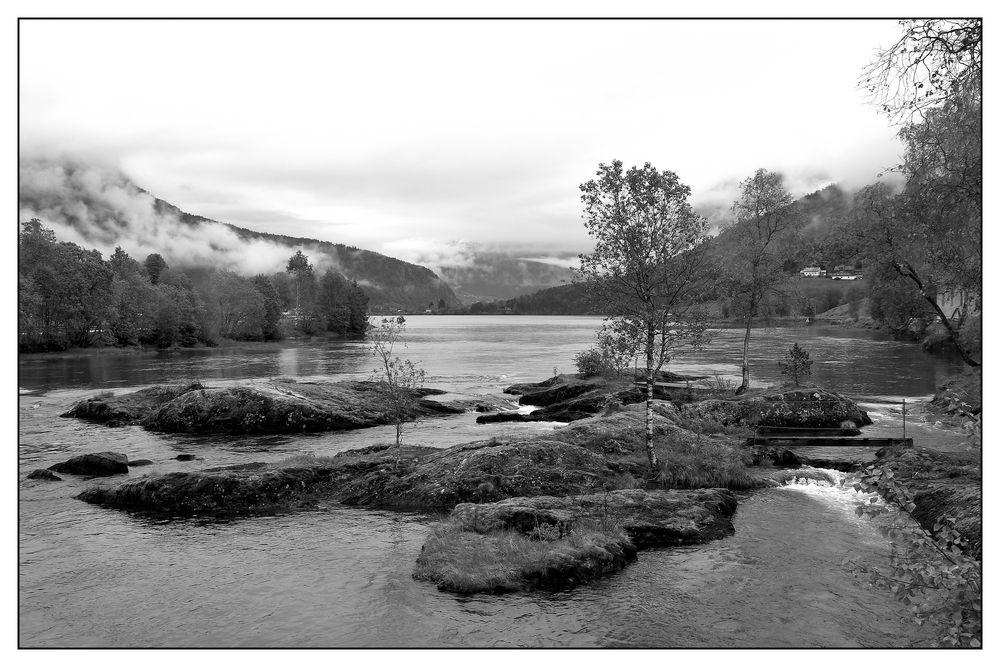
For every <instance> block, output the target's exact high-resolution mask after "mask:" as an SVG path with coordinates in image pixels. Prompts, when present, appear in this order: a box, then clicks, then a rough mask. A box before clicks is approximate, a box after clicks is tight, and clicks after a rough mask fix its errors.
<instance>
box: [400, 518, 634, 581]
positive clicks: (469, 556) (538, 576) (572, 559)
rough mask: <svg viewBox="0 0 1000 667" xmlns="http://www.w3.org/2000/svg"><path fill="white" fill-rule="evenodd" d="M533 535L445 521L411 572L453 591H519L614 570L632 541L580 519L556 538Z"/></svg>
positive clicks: (610, 528) (542, 533)
mask: <svg viewBox="0 0 1000 667" xmlns="http://www.w3.org/2000/svg"><path fill="white" fill-rule="evenodd" d="M533 534H534V535H535V537H534V538H533V537H532V536H529V535H524V534H522V533H518V532H516V531H513V530H501V531H493V532H490V533H486V534H480V533H477V532H473V531H470V530H467V529H466V526H465V525H463V523H462V522H460V521H454V520H447V521H444V522H442V523H440V524H437V525H436V526H434V528H433V529H432V532H431V535H430V537H429V538H428V539H427V542H426V543H425V544H424V547H423V549H422V550H421V552H420V556H419V557H418V558H417V566H416V569H415V570H414V573H413V576H414V578H416V579H420V580H423V581H431V582H434V583H436V584H437V585H438V588H440V589H441V590H448V591H452V592H456V593H477V592H504V591H514V590H521V589H524V588H529V587H531V586H532V585H533V584H538V585H542V586H545V585H546V584H547V583H556V582H558V581H561V580H562V577H563V576H564V575H569V576H572V575H574V574H575V575H576V576H580V575H581V574H582V573H583V572H584V571H589V572H591V573H593V572H595V571H597V570H609V569H618V568H619V567H620V566H621V565H624V560H625V557H624V556H623V555H622V553H623V547H624V546H625V545H630V544H631V543H630V542H629V538H628V536H627V535H626V534H625V532H624V531H623V530H622V529H621V528H620V527H618V526H608V527H607V528H603V529H602V528H600V527H599V526H596V525H587V524H583V523H581V524H580V525H577V526H576V527H575V528H574V530H573V531H572V532H571V533H570V534H568V535H564V536H563V537H561V538H559V537H556V535H555V534H553V533H551V532H549V531H545V530H538V531H534V533H533ZM553 537H554V538H555V539H551V538H553ZM546 538H550V539H546ZM619 561H620V562H619ZM616 563H617V565H616ZM594 566H596V568H595V567H594Z"/></svg>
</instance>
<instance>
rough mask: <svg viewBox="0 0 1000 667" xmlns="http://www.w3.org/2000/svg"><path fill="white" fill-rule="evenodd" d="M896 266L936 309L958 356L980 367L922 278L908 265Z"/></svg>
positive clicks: (973, 365)
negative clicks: (928, 291) (926, 287)
mask: <svg viewBox="0 0 1000 667" xmlns="http://www.w3.org/2000/svg"><path fill="white" fill-rule="evenodd" d="M895 266H896V271H897V272H898V273H899V274H900V275H902V276H904V277H906V278H909V279H910V280H912V281H913V283H914V284H915V285H916V286H917V289H919V290H920V296H922V297H924V299H925V300H926V301H927V303H929V304H930V305H931V308H933V309H934V312H935V313H937V314H938V317H939V318H940V319H941V324H943V325H944V328H945V329H947V330H948V335H949V336H951V342H953V343H954V344H955V348H956V349H957V350H958V354H959V355H960V356H961V357H962V361H964V362H965V363H966V364H968V365H969V366H972V367H976V366H979V365H980V363H979V362H978V361H976V360H975V359H973V358H972V357H971V356H970V355H969V353H968V351H967V350H966V349H965V348H964V347H963V346H962V343H961V342H960V341H959V339H958V332H957V331H955V328H954V327H953V326H951V320H950V319H948V317H947V316H945V314H944V311H942V310H941V307H940V306H938V303H937V298H936V297H934V296H931V295H930V294H928V293H927V290H926V289H924V281H922V280H921V279H920V276H918V275H917V272H916V271H915V270H914V269H913V267H912V266H910V265H909V264H908V263H907V264H899V263H897V264H896V265H895Z"/></svg>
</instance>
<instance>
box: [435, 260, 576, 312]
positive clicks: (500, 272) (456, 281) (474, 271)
mask: <svg viewBox="0 0 1000 667" xmlns="http://www.w3.org/2000/svg"><path fill="white" fill-rule="evenodd" d="M439 273H440V275H441V277H442V278H444V280H445V281H447V282H448V284H449V285H451V287H452V289H454V290H455V292H456V294H458V297H459V298H460V299H461V300H462V301H463V302H465V303H472V302H474V301H492V300H495V299H511V298H513V297H517V296H521V295H524V294H531V293H533V292H537V291H539V290H542V289H546V288H549V287H557V286H559V285H565V284H566V283H569V282H571V281H572V280H573V271H572V270H570V269H568V268H565V267H562V266H555V265H553V264H548V263H546V262H539V261H535V260H530V259H524V258H520V257H511V256H510V255H506V254H504V253H500V252H476V253H473V254H471V256H470V257H469V261H468V263H466V264H461V265H450V266H449V265H445V266H441V267H440V268H439Z"/></svg>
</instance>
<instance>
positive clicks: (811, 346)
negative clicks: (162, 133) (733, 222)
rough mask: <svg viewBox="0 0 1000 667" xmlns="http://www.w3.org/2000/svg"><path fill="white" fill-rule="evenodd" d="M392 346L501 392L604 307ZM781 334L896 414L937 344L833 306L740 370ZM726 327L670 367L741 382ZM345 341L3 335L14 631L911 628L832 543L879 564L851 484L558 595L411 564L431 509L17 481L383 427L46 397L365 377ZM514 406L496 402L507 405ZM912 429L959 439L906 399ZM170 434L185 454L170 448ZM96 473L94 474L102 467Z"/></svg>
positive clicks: (405, 634) (468, 325) (313, 448)
mask: <svg viewBox="0 0 1000 667" xmlns="http://www.w3.org/2000/svg"><path fill="white" fill-rule="evenodd" d="M407 323H408V326H407V336H406V338H407V341H408V347H407V348H406V349H405V350H403V351H402V354H403V355H404V356H407V357H409V358H411V359H413V360H414V361H420V362H422V364H423V367H424V368H425V369H426V370H427V380H426V381H427V384H428V385H430V386H434V387H440V388H442V389H445V390H447V391H449V392H452V393H453V394H460V395H465V396H469V395H473V396H475V395H491V396H497V395H500V394H501V391H502V389H503V387H505V386H507V385H509V384H512V383H514V382H524V381H535V380H541V379H544V378H546V377H549V376H550V375H551V374H552V371H553V368H558V370H559V371H560V372H567V373H568V372H573V371H574V370H575V368H574V366H573V356H574V355H575V354H576V353H577V352H579V351H581V350H584V349H586V348H588V347H590V346H591V345H592V344H593V340H594V332H595V331H596V329H597V327H599V326H600V323H601V320H600V318H591V317H448V316H413V317H409V318H407ZM793 342H798V343H800V344H801V345H802V346H803V347H805V348H806V349H807V350H808V351H809V352H810V355H811V357H812V359H813V360H814V364H813V379H814V381H815V382H817V383H818V384H820V385H822V386H825V387H828V388H830V389H834V390H837V391H841V392H843V393H846V394H849V395H851V396H856V397H859V400H860V402H861V403H862V404H863V406H864V407H865V409H867V410H868V411H869V413H870V414H871V415H872V418H873V419H874V420H875V421H876V424H875V425H874V426H873V427H869V428H868V429H866V433H871V434H876V433H879V432H883V433H886V434H898V433H899V432H900V428H901V419H900V418H901V403H900V401H901V400H902V399H904V398H905V399H907V400H908V401H909V402H911V403H914V402H916V401H918V400H920V399H924V398H927V397H929V395H930V394H931V393H933V391H934V389H935V387H936V385H937V384H939V383H940V382H941V380H942V379H944V378H945V377H946V376H947V375H949V374H952V373H954V372H957V371H959V370H961V363H960V362H959V361H958V360H956V359H949V358H942V357H938V356H932V355H928V354H926V353H924V352H922V351H921V350H920V348H919V346H917V345H915V344H913V343H907V342H899V341H894V340H892V339H889V338H887V337H882V336H879V335H878V334H875V333H871V332H858V331H851V330H847V329H843V328H839V327H808V328H781V329H774V330H759V331H755V332H754V338H753V339H752V350H751V351H752V357H753V358H752V361H751V364H752V372H753V374H754V378H755V381H756V382H757V383H759V384H771V383H777V382H780V381H781V376H780V373H779V371H778V367H777V358H778V357H780V356H781V355H783V354H784V352H785V351H786V350H787V349H788V348H789V347H790V346H791V344H792V343H793ZM739 349H740V332H738V331H735V330H724V331H721V332H719V334H718V335H717V336H716V337H715V339H714V340H713V342H712V343H711V345H709V346H708V347H707V348H706V349H705V350H703V351H700V352H697V353H693V354H690V355H687V356H684V357H680V358H678V359H677V360H675V361H674V362H672V363H671V364H670V366H669V368H670V370H673V371H676V372H687V373H692V374H700V375H701V374H707V375H713V374H719V375H720V376H721V377H726V378H730V379H733V380H736V379H737V378H738V373H739V366H738V364H739ZM373 361H374V360H373V359H372V358H371V357H370V356H368V354H367V353H366V350H365V347H364V344H363V343H361V342H353V341H329V342H321V343H316V344H307V343H276V344H267V345H247V346H236V347H226V348H216V349H206V350H185V351H172V352H162V353H158V352H146V353H134V354H106V353H95V354H73V355H65V356H59V357H54V356H22V357H21V358H20V360H19V363H18V372H19V373H18V374H19V377H18V384H19V386H20V387H21V388H22V390H26V391H27V392H29V393H24V394H22V395H21V396H20V398H19V435H20V438H19V480H20V482H19V537H20V540H19V575H20V577H19V585H20V589H19V595H20V599H19V608H20V630H19V641H20V644H21V646H24V647H71V646H108V647H111V646H114V647H118V646H122V647H139V646H256V647H259V646H672V647H674V646H691V647H695V646H713V647H722V646H909V645H915V644H918V643H919V641H920V639H919V638H920V637H921V636H922V633H921V631H920V628H918V627H917V626H916V625H915V624H913V623H912V622H911V621H910V620H909V618H908V616H907V614H906V612H905V610H904V609H902V608H901V607H900V606H899V605H897V604H896V603H894V602H892V601H891V600H889V599H888V598H886V596H885V595H884V594H883V593H881V592H879V591H875V590H871V589H869V588H868V587H867V585H866V584H864V582H862V581H859V580H856V579H855V578H854V577H853V576H852V575H851V574H850V572H849V571H848V570H847V569H846V568H844V567H843V566H842V565H841V563H842V561H843V560H844V558H845V556H854V557H857V558H859V559H862V560H865V562H868V563H878V562H884V561H885V560H886V559H887V555H888V552H889V545H888V544H887V543H886V542H885V541H884V540H883V539H882V538H881V537H880V536H879V534H878V531H877V530H876V529H875V528H874V527H873V526H872V525H870V523H868V522H867V521H866V520H861V519H858V518H856V517H855V516H854V514H853V507H854V505H855V504H856V503H857V502H858V500H859V497H858V496H857V495H856V494H854V492H853V491H849V490H843V489H838V488H833V487H824V486H816V485H791V486H787V487H782V488H779V489H768V490H763V491H758V492H754V493H753V494H747V495H745V496H744V497H742V498H741V500H740V508H739V510H738V512H737V515H736V518H735V525H736V534H735V535H733V536H732V537H729V538H726V539H723V540H719V541H716V542H713V543H710V544H706V545H700V546H696V547H685V548H680V549H664V550H654V551H645V552H640V554H639V560H638V562H636V563H634V564H632V565H631V566H629V567H628V568H626V569H625V570H624V571H623V572H621V573H619V574H617V575H614V576H611V577H608V578H606V579H603V580H601V581H598V582H596V583H595V584H592V585H588V586H583V587H580V588H578V589H575V590H572V591H567V592H561V593H531V594H518V595H504V596H485V595H473V596H456V595H452V594H448V593H442V592H439V591H438V590H437V589H436V588H435V587H434V586H433V585H431V584H426V583H423V582H417V581H414V580H413V579H412V578H411V576H410V573H411V572H412V568H413V564H414V561H415V559H416V557H417V554H418V553H419V551H420V546H421V544H422V543H423V540H424V538H425V536H426V535H427V532H428V530H429V523H430V522H431V521H433V520H434V517H427V516H422V515H411V514H403V513H397V512H385V511H377V510H365V509H357V508H345V507H337V506H333V507H329V508H324V509H321V510H317V511H314V512H304V513H298V514H292V515H284V516H277V517H258V518H252V519H245V520H239V521H232V522H205V521H190V520H188V521H151V520H148V519H143V518H138V517H134V516H131V515H129V514H125V513H122V512H118V511H114V510H106V509H102V508H99V507H95V506H92V505H87V504H85V503H83V502H81V501H78V500H75V499H74V498H73V496H75V495H76V494H78V493H79V492H80V491H81V490H83V489H84V488H86V487H87V486H88V485H90V484H94V483H95V482H93V481H84V480H82V479H80V478H77V477H73V476H67V477H66V481H64V482H57V483H45V482H36V481H33V480H27V479H26V475H27V473H28V472H30V471H31V470H33V469H35V468H40V467H48V466H50V465H53V464H54V463H57V462H59V461H62V460H65V459H66V458H69V457H70V456H73V455H77V454H82V453H86V452H93V451H117V452H122V453H125V454H127V455H128V456H129V458H132V459H137V458H148V459H152V460H153V461H154V462H155V464H154V465H153V466H149V467H147V468H139V469H136V470H135V471H134V472H133V473H131V474H132V475H142V474H147V473H162V472H167V471H172V470H192V469H199V468H203V467H211V466H216V465H227V464H232V463H244V462H248V461H275V460H280V459H283V458H286V457H288V456H292V455H295V454H301V453H314V454H317V455H325V454H332V453H335V452H338V451H343V450H345V449H351V448H355V447H358V446H363V445H367V444H372V443H376V442H388V441H391V439H392V432H391V431H392V429H391V427H390V428H373V429H364V430H361V431H355V432H350V433H336V434H315V435H304V436H258V437H249V438H248V437H238V438H237V437H218V436H211V437H194V436H181V435H164V434H153V433H148V432H146V431H143V430H142V429H141V428H139V427H125V428H116V429H108V428H106V427H103V426H97V425H91V424H86V423H83V422H79V421H76V420H70V419H60V418H59V417H58V415H59V414H60V413H61V412H63V411H65V410H66V409H68V407H69V406H70V405H72V404H73V403H74V402H75V401H76V400H79V399H80V398H83V397H85V396H88V395H91V394H93V393H94V392H95V391H98V390H108V389H111V390H121V391H126V390H133V389H136V388H140V387H143V386H147V385H150V384H157V383H163V382H177V381H183V380H200V381H202V382H205V383H211V384H220V383H225V382H230V381H235V380H246V379H266V378H269V377H279V376H295V377H300V378H308V379H335V380H336V379H347V378H365V377H367V376H368V375H369V374H370V372H371V369H372V368H373V367H374V363H373ZM512 407H513V406H512ZM908 415H909V416H908V424H907V434H908V435H910V436H911V437H914V438H915V439H916V440H917V443H918V444H930V443H932V442H933V444H934V445H935V446H937V447H939V448H942V449H949V448H950V449H956V450H957V449H961V448H962V447H963V446H964V444H963V439H962V438H961V436H960V435H959V434H956V433H954V432H953V431H950V430H948V429H944V428H940V427H939V426H935V425H934V424H933V423H929V422H925V420H924V419H923V415H922V413H921V411H920V409H919V408H918V407H917V406H915V405H914V406H911V407H910V408H909V410H908ZM558 426H559V425H557V424H494V425H477V424H475V415H474V414H466V415H459V416H455V417H450V418H447V419H441V420H433V421H428V422H422V423H419V424H416V425H412V426H410V427H408V428H407V429H406V431H405V432H404V439H405V440H407V441H408V442H411V443H414V444H425V445H431V446H439V447H447V446H450V445H454V444H457V443H460V442H468V441H472V440H479V439H484V438H489V437H491V436H493V435H498V434H510V433H537V432H541V431H544V430H545V429H553V428H558ZM178 453H193V454H196V455H197V456H198V457H199V460H196V461H192V462H179V461H176V460H174V457H175V456H176V455H177V454H178ZM104 483H106V482H104Z"/></svg>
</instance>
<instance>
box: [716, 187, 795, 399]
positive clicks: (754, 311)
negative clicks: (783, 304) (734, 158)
mask: <svg viewBox="0 0 1000 667" xmlns="http://www.w3.org/2000/svg"><path fill="white" fill-rule="evenodd" d="M792 203H793V200H792V196H791V195H790V194H789V193H788V190H786V189H785V186H784V184H783V183H782V178H781V174H777V173H775V172H773V171H767V170H766V169H758V170H757V171H756V172H755V173H754V175H753V176H751V177H749V178H748V179H746V180H745V181H743V182H742V183H740V196H739V198H738V199H737V200H736V201H735V202H733V213H734V215H735V218H736V225H735V226H734V227H733V233H734V234H735V235H736V237H737V239H736V243H735V244H734V248H735V251H734V254H733V256H732V257H729V258H727V260H726V266H725V267H724V272H725V273H726V274H728V276H729V277H728V280H727V281H726V284H727V285H728V287H729V291H730V293H731V294H732V295H733V303H734V305H735V306H736V308H737V311H738V312H739V313H740V315H741V316H742V318H743V320H744V322H745V332H744V335H743V355H742V364H741V366H742V375H743V381H742V383H741V384H740V386H739V388H738V389H737V390H736V393H737V394H742V393H744V392H746V391H747V389H749V388H750V332H751V330H752V329H753V320H754V318H755V317H757V316H759V315H760V314H761V306H762V305H763V304H764V302H765V299H766V298H767V297H768V296H770V295H772V294H774V293H776V292H777V290H778V287H779V286H780V285H781V283H782V282H783V281H784V280H785V273H784V271H783V270H782V265H783V262H784V255H783V253H782V252H780V250H781V247H780V246H781V242H782V241H783V240H784V237H785V235H786V232H788V231H789V230H790V229H792V227H793V225H794V224H795V222H796V220H797V217H796V214H795V210H794V207H793V206H792Z"/></svg>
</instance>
